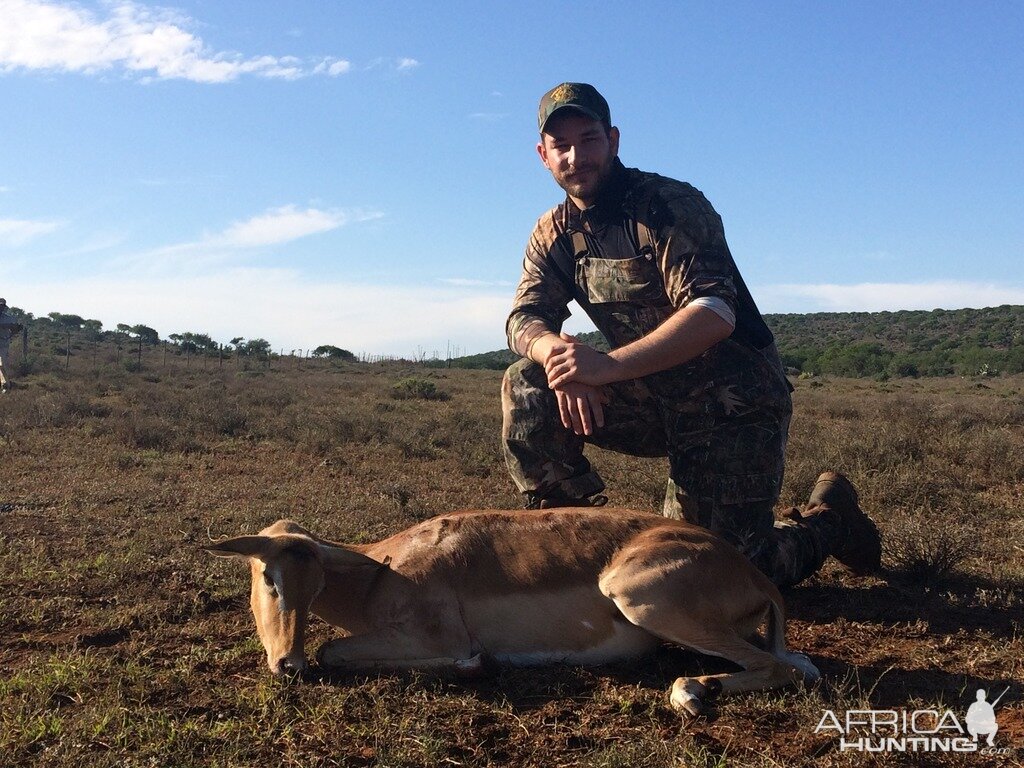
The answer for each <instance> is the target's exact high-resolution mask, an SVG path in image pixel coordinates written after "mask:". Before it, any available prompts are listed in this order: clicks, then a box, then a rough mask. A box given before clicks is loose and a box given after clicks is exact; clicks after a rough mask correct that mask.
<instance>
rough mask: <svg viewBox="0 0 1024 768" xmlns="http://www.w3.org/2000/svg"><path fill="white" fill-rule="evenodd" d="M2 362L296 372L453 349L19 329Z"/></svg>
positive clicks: (421, 358)
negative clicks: (399, 351) (331, 350)
mask: <svg viewBox="0 0 1024 768" xmlns="http://www.w3.org/2000/svg"><path fill="white" fill-rule="evenodd" d="M9 346H10V349H9V354H8V364H9V365H10V366H11V368H12V369H13V370H12V372H13V373H16V374H17V375H22V376H23V375H27V374H31V373H36V372H43V371H55V370H61V369H63V370H65V371H77V372H83V371H86V370H89V369H92V370H95V371H97V372H99V371H102V370H104V369H109V368H111V367H117V368H123V369H125V370H127V371H129V372H141V371H154V372H155V371H160V370H167V369H186V370H191V369H194V370H230V369H232V368H234V369H237V370H259V369H265V370H301V369H326V368H331V367H332V366H335V365H337V364H338V363H340V362H358V363H407V364H411V365H423V366H425V367H433V368H444V367H451V364H452V360H453V357H454V356H453V355H452V351H453V350H454V351H456V352H457V351H458V347H452V346H449V349H448V352H449V354H448V356H447V357H444V358H441V357H438V353H437V352H435V353H434V355H433V356H428V355H427V354H426V353H425V352H424V351H423V350H422V349H418V350H417V352H416V353H415V354H414V355H412V356H411V357H404V356H401V355H381V354H372V353H368V352H359V353H343V354H341V355H337V354H336V355H335V356H331V355H329V354H321V355H316V354H314V348H309V349H286V348H283V347H282V348H279V349H277V350H272V349H268V350H263V351H260V352H252V351H246V350H243V349H237V348H233V347H231V346H229V345H226V344H217V345H215V347H212V348H211V347H197V346H196V345H193V344H187V343H186V344H181V343H175V342H172V341H169V340H161V341H158V342H155V343H154V342H147V341H146V340H145V339H142V338H131V337H127V336H125V337H123V338H115V339H111V338H109V337H108V336H103V337H99V338H97V337H96V336H95V335H88V334H85V333H82V332H75V331H65V332H53V331H49V332H47V333H45V334H38V335H36V334H30V333H29V332H28V329H25V331H23V332H22V333H21V334H20V335H19V336H18V337H16V338H15V339H13V340H12V341H11V343H10V345H9Z"/></svg>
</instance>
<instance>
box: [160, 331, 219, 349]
mask: <svg viewBox="0 0 1024 768" xmlns="http://www.w3.org/2000/svg"><path fill="white" fill-rule="evenodd" d="M167 338H169V339H170V340H171V341H173V342H174V343H175V344H177V345H178V346H179V347H181V348H182V349H183V350H185V351H186V352H198V351H205V352H215V351H217V348H218V345H217V342H216V341H214V340H213V339H211V338H210V336H209V334H206V333H193V332H192V331H185V332H184V333H172V334H171V335H170V336H168V337H167Z"/></svg>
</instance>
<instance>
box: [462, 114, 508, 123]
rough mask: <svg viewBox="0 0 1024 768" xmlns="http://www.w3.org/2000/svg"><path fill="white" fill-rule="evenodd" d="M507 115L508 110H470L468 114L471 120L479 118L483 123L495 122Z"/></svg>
mask: <svg viewBox="0 0 1024 768" xmlns="http://www.w3.org/2000/svg"><path fill="white" fill-rule="evenodd" d="M506 117H508V112H472V113H470V115H469V118H470V119H471V120H481V121H483V122H485V123H497V122H498V121H500V120H504V119H505V118H506Z"/></svg>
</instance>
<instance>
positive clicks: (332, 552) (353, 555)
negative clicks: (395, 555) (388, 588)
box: [317, 542, 391, 571]
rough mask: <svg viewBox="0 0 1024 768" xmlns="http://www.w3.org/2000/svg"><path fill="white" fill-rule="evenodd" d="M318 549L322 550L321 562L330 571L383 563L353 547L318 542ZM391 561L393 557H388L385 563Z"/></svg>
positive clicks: (378, 565)
mask: <svg viewBox="0 0 1024 768" xmlns="http://www.w3.org/2000/svg"><path fill="white" fill-rule="evenodd" d="M317 549H318V550H319V552H320V562H321V563H323V566H324V568H326V569H327V570H329V571H332V570H340V569H343V568H353V567H355V566H361V565H375V566H377V567H380V566H381V563H379V562H378V561H376V560H374V559H373V558H372V557H367V556H366V555H363V554H360V553H359V552H353V551H352V550H351V549H346V548H345V547H332V546H331V545H329V544H324V543H323V542H320V543H318V544H317ZM390 562H391V558H390V557H388V558H387V559H386V562H385V563H383V564H384V565H385V566H386V565H387V564H388V563H390Z"/></svg>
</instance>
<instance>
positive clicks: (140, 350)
mask: <svg viewBox="0 0 1024 768" xmlns="http://www.w3.org/2000/svg"><path fill="white" fill-rule="evenodd" d="M139 370H140V371H141V370H142V337H141V336H139Z"/></svg>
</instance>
